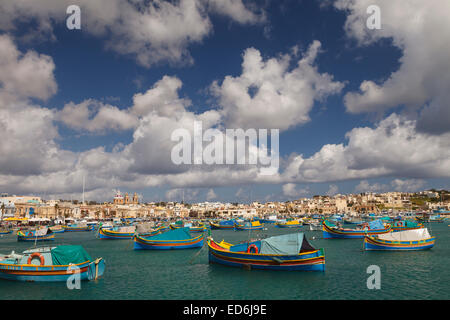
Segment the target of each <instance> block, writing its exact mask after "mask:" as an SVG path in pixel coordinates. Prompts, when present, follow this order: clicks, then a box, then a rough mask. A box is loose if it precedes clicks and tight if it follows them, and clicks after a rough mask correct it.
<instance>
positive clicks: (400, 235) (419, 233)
mask: <svg viewBox="0 0 450 320" xmlns="http://www.w3.org/2000/svg"><path fill="white" fill-rule="evenodd" d="M428 238H431V236H430V234H429V233H428V229H427V228H422V229H415V230H405V231H399V232H390V233H386V234H380V235H378V239H381V240H388V241H417V240H424V239H428Z"/></svg>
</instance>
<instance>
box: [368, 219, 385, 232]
mask: <svg viewBox="0 0 450 320" xmlns="http://www.w3.org/2000/svg"><path fill="white" fill-rule="evenodd" d="M369 228H370V229H372V230H373V229H384V225H383V221H381V220H380V219H377V220H374V221H370V222H369Z"/></svg>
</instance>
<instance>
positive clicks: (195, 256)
mask: <svg viewBox="0 0 450 320" xmlns="http://www.w3.org/2000/svg"><path fill="white" fill-rule="evenodd" d="M205 247H206V246H205V233H203V245H202V247H201V249H200V250H199V251H198V252H197V253H196V254H195V255H194V256H193V257H192V259H191V260H189V264H192V262H193V261H194V260H195V258H197V257H198V255H199V254H200V253H201V252H202V251H203V249H204V248H205Z"/></svg>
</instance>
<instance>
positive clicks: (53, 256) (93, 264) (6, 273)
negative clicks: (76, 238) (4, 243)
mask: <svg viewBox="0 0 450 320" xmlns="http://www.w3.org/2000/svg"><path fill="white" fill-rule="evenodd" d="M104 270H105V261H104V260H103V259H102V258H98V259H96V260H93V259H92V258H91V257H90V256H89V254H88V253H87V252H86V251H85V250H84V249H83V247H81V246H72V245H70V246H57V247H42V248H34V249H31V250H27V251H24V252H23V253H22V254H20V255H19V254H15V253H14V251H13V252H12V253H11V254H10V255H6V256H3V257H2V258H0V278H1V279H6V280H16V281H47V282H56V281H67V280H68V278H69V277H71V276H73V274H74V273H75V272H79V275H80V278H79V279H80V280H95V279H97V278H98V277H101V276H102V275H103V272H104Z"/></svg>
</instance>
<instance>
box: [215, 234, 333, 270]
mask: <svg viewBox="0 0 450 320" xmlns="http://www.w3.org/2000/svg"><path fill="white" fill-rule="evenodd" d="M208 247H209V262H210V263H218V264H223V265H226V266H230V267H242V268H247V269H253V268H254V269H267V270H295V271H325V254H324V250H323V249H319V250H317V249H315V248H314V247H312V246H311V245H310V244H309V243H308V241H307V240H306V238H305V236H304V234H303V233H293V234H285V235H281V236H275V237H270V238H267V239H263V240H258V241H252V242H248V243H243V244H237V245H232V244H229V243H226V242H224V241H222V242H220V243H217V242H215V241H214V240H213V239H212V238H208Z"/></svg>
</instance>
